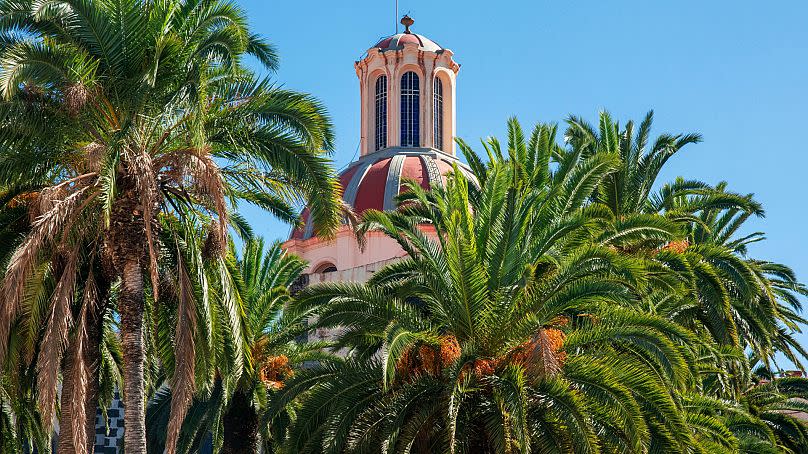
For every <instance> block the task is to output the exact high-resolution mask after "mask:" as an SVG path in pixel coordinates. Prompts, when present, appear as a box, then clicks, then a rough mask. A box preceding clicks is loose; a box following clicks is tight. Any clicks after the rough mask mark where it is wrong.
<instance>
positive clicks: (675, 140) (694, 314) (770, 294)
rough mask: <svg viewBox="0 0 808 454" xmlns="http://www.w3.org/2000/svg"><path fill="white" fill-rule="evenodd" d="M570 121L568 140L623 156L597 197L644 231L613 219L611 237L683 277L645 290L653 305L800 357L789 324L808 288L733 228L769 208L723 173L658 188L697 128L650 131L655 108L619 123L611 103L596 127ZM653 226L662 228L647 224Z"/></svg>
mask: <svg viewBox="0 0 808 454" xmlns="http://www.w3.org/2000/svg"><path fill="white" fill-rule="evenodd" d="M567 123H568V128H567V131H566V133H565V138H566V140H567V142H568V143H569V145H570V147H571V148H572V149H574V150H580V152H581V153H582V154H583V155H585V156H587V155H595V154H609V155H617V156H619V159H620V164H619V165H618V168H617V170H616V171H615V172H614V173H612V174H610V175H609V176H607V177H606V178H604V180H603V181H602V182H601V183H600V184H599V185H598V189H597V191H596V192H595V194H594V196H593V198H592V199H593V202H594V203H596V204H598V205H600V206H603V207H605V208H607V209H608V212H609V213H611V218H607V219H606V220H605V222H608V223H610V224H612V225H614V226H621V227H623V228H624V230H625V231H632V230H633V228H634V227H639V226H643V227H644V229H643V230H641V231H644V232H645V234H644V235H642V236H639V237H638V235H637V234H636V233H633V234H632V235H631V237H630V238H629V240H630V241H625V239H621V241H620V242H619V243H615V242H614V240H613V238H615V236H614V234H612V232H610V231H608V230H609V229H607V232H606V233H607V236H606V238H608V239H609V241H610V243H612V244H613V245H615V246H616V247H618V248H620V249H621V250H622V251H624V252H628V253H639V254H641V255H643V256H647V255H648V254H649V253H653V252H656V254H655V256H654V259H655V260H656V261H657V263H658V265H659V270H658V271H659V272H663V271H668V272H673V274H674V275H677V276H678V280H679V285H681V286H684V287H685V289H684V290H686V291H684V292H682V291H680V292H670V291H669V289H668V288H667V286H669V285H671V283H670V282H665V283H663V285H662V287H657V288H661V289H663V290H661V292H659V291H658V292H655V293H654V294H653V295H651V296H649V298H647V299H646V301H648V304H649V305H650V306H651V307H652V308H653V310H654V311H659V312H664V313H668V314H671V313H675V314H676V316H677V317H678V319H677V321H678V322H680V323H684V324H685V325H688V326H689V327H691V328H692V329H696V327H695V325H694V324H693V322H697V323H698V324H699V325H700V326H699V328H698V329H705V330H707V331H708V332H709V333H710V335H711V336H713V337H714V338H715V340H716V341H718V342H719V343H722V344H724V345H728V346H736V347H739V348H745V347H749V348H752V349H753V350H754V351H755V353H756V354H757V355H758V356H760V357H761V358H766V360H767V361H768V360H769V358H772V357H773V355H774V352H775V350H781V351H783V352H784V353H786V354H787V355H788V356H789V358H790V359H791V360H792V361H797V357H796V354H795V353H794V352H793V350H795V349H796V350H797V351H800V350H801V348H799V346H798V344H797V343H796V342H793V340H792V341H789V340H788V335H787V330H798V329H799V328H798V327H797V324H796V323H798V322H799V321H801V318H800V317H799V316H798V315H797V314H796V312H797V311H799V309H800V308H799V303H798V300H797V299H796V295H798V294H800V293H803V294H804V291H805V289H804V287H802V286H801V285H800V284H799V283H798V281H797V280H796V278H795V277H794V274H793V272H791V271H790V270H789V269H788V268H787V267H784V266H782V265H778V264H768V263H764V262H760V261H756V260H751V259H747V258H745V257H744V255H745V254H746V245H748V244H749V243H751V242H756V241H760V240H761V239H762V236H761V235H762V234H760V233H753V234H751V235H748V236H744V237H740V238H734V237H733V236H734V235H735V234H736V233H737V232H738V230H739V229H740V228H742V227H743V224H744V222H745V221H746V220H748V219H749V218H750V217H752V216H763V209H762V207H761V205H760V204H759V203H758V202H757V201H755V200H754V198H753V197H752V195H743V194H737V193H733V192H729V191H727V190H726V183H720V184H719V185H717V186H715V187H713V186H710V185H708V184H706V183H703V182H700V181H693V180H686V179H684V178H681V177H680V178H677V179H676V180H675V181H673V182H671V183H668V184H664V185H661V187H660V188H659V189H658V190H657V191H656V192H654V191H655V187H656V186H657V185H658V184H659V183H658V181H657V178H658V176H659V174H660V172H661V171H662V169H663V168H664V166H665V164H666V163H667V162H668V160H669V159H670V158H671V157H672V156H674V155H675V154H677V153H678V152H680V151H681V150H682V148H684V147H685V146H687V145H689V144H694V143H697V142H699V141H700V140H701V138H700V136H699V135H698V134H677V135H670V134H662V135H660V136H659V137H657V138H656V139H654V140H651V137H650V133H651V127H652V123H653V112H649V113H648V114H647V115H646V116H645V118H644V119H643V121H642V122H641V123H640V125H639V127H637V128H636V131H635V125H634V122H632V121H629V122H628V123H627V124H626V125H625V127H624V128H623V129H621V127H620V125H619V124H618V123H616V122H615V121H614V120H613V119H612V117H611V116H610V115H609V114H608V113H607V112H602V113H601V114H600V117H599V122H598V126H597V128H595V127H593V126H591V125H589V124H588V123H586V122H585V121H583V120H582V119H580V118H579V117H574V116H571V117H570V118H569V119H568V121H567ZM658 215H661V216H658ZM666 221H667V222H666ZM626 227H630V228H626ZM653 229H656V230H657V232H659V233H661V234H651V232H653ZM611 230H613V231H615V232H616V231H617V230H619V229H618V228H615V227H613V228H612V229H611ZM638 240H639V241H638ZM667 274H669V273H667ZM770 278H771V279H770ZM775 287H776V289H775ZM675 295H679V296H675ZM778 299H780V300H782V301H783V302H784V303H785V305H783V304H779V303H778V302H777V300H778ZM795 303H796V305H795ZM739 390H740V389H738V391H739Z"/></svg>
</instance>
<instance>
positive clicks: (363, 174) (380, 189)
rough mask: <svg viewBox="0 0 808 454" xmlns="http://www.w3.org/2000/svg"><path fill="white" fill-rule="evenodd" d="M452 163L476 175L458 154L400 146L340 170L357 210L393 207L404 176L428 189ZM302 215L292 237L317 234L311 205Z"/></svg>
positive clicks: (350, 202) (345, 192) (440, 182)
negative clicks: (312, 219)
mask: <svg viewBox="0 0 808 454" xmlns="http://www.w3.org/2000/svg"><path fill="white" fill-rule="evenodd" d="M453 163H457V164H458V166H459V168H460V170H461V171H462V172H463V173H465V174H466V175H467V176H468V177H470V178H472V179H473V177H471V171H470V170H469V168H468V167H467V166H466V165H465V164H463V163H461V162H460V161H458V160H457V158H455V157H453V156H450V155H447V154H444V153H441V152H437V151H435V150H432V149H427V148H423V149H419V148H397V149H388V150H382V151H379V152H376V153H371V154H369V155H367V156H364V157H362V159H360V160H358V161H356V162H354V163H352V164H351V165H350V166H349V167H348V168H347V169H345V170H344V171H342V173H341V174H340V177H339V180H340V185H341V186H342V189H343V193H342V199H343V200H344V201H345V203H346V204H348V205H349V206H352V207H353V208H354V211H355V212H356V213H357V214H362V213H363V212H364V211H365V210H368V209H375V210H392V209H395V196H396V195H398V194H399V192H400V191H401V188H402V182H403V181H404V180H405V179H412V180H415V181H417V182H418V183H419V184H420V185H421V187H423V188H425V189H428V188H429V187H430V185H431V184H433V183H435V184H438V185H443V184H445V183H446V174H447V173H449V172H450V171H451V170H452V164H453ZM301 216H302V218H303V221H304V222H305V224H304V227H302V228H296V229H294V230H293V231H292V235H291V237H290V239H298V240H302V239H308V238H311V237H312V236H313V234H314V232H313V226H312V223H311V222H310V220H309V211H308V208H307V209H305V210H303V213H302V215H301Z"/></svg>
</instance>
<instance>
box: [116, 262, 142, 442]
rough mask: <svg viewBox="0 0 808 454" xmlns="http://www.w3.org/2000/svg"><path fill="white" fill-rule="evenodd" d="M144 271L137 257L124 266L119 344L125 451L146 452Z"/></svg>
mask: <svg viewBox="0 0 808 454" xmlns="http://www.w3.org/2000/svg"><path fill="white" fill-rule="evenodd" d="M144 307H145V301H144V295H143V272H142V270H141V267H140V262H139V261H138V260H128V261H127V262H126V263H125V264H124V266H123V275H122V282H121V293H120V314H121V347H122V349H123V369H124V376H123V394H124V395H123V398H124V401H123V402H124V435H123V437H124V440H123V445H124V452H126V454H145V453H146V408H145V396H144V364H145V359H146V352H145V348H144V347H145V346H144V336H143V311H144Z"/></svg>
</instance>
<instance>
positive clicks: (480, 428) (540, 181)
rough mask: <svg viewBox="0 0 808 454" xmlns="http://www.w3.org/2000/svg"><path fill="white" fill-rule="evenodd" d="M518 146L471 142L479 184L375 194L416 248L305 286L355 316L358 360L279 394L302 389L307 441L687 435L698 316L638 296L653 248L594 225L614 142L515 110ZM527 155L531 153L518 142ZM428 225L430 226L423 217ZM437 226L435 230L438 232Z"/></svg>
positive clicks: (583, 447)
mask: <svg viewBox="0 0 808 454" xmlns="http://www.w3.org/2000/svg"><path fill="white" fill-rule="evenodd" d="M510 126H511V127H510V128H509V131H510V133H509V143H508V154H507V156H506V155H505V154H504V153H502V152H501V150H500V149H499V145H498V142H496V141H495V140H493V141H490V142H489V143H488V144H487V148H488V150H489V157H490V159H489V162H488V163H487V164H484V163H483V162H482V160H481V159H480V158H479V157H478V156H477V155H476V154H473V155H471V153H473V152H471V151H470V148H468V147H465V146H464V147H463V148H464V151H465V152H466V153H467V156H469V155H470V156H471V157H470V158H469V162H470V164H471V165H472V168H473V169H474V173H475V176H476V177H477V179H478V180H479V182H480V188H479V189H477V188H475V187H474V186H473V185H471V186H470V185H469V184H468V183H467V182H466V180H465V179H464V177H462V176H461V174H460V173H459V172H456V173H455V174H454V175H452V176H450V177H449V182H448V185H447V188H446V189H442V188H438V187H433V188H432V190H431V191H429V192H428V191H425V190H423V189H422V188H420V187H419V186H418V185H410V186H409V191H407V192H406V193H404V194H403V195H402V196H400V205H399V209H398V211H396V212H385V213H383V212H376V211H368V212H365V213H364V222H363V224H362V227H361V229H360V233H362V232H365V231H367V230H369V229H378V230H381V231H382V232H384V233H385V234H386V235H388V236H390V237H391V238H394V239H395V240H396V241H397V242H398V244H399V245H400V246H401V247H402V248H403V249H404V250H405V251H406V252H407V253H408V257H407V258H405V259H402V260H401V261H399V262H396V263H394V264H391V265H388V266H387V267H385V268H383V269H382V270H379V271H378V272H377V273H376V274H374V276H373V277H372V278H371V279H370V281H369V282H368V283H366V284H347V283H330V284H320V285H317V286H312V287H310V288H308V289H306V290H304V291H303V292H301V294H300V295H299V302H298V303H297V304H299V305H300V307H304V308H310V307H314V308H316V310H317V311H318V321H317V324H318V326H325V327H340V328H341V330H340V334H339V336H338V340H337V346H338V347H341V348H346V349H348V350H349V351H350V352H351V357H350V359H349V360H348V361H347V362H346V363H344V364H334V365H327V366H324V367H321V368H316V369H313V370H310V371H305V372H303V373H301V374H298V375H297V376H296V377H295V378H293V379H292V380H291V382H290V383H289V385H288V387H287V388H285V389H284V390H282V391H281V399H279V400H277V401H276V402H275V408H277V409H278V410H280V409H281V408H283V407H284V405H285V404H286V403H287V402H288V401H290V400H291V399H294V398H295V397H297V396H301V395H302V396H305V397H304V399H303V401H302V403H301V408H300V409H299V410H298V411H297V412H296V420H295V421H294V424H293V426H292V428H291V430H290V432H289V439H288V446H287V449H288V450H289V451H292V452H321V451H325V452H343V451H347V452H370V451H374V450H378V449H379V447H380V446H384V447H385V449H386V450H387V451H388V452H438V451H441V452H443V451H445V452H529V451H533V450H536V451H540V452H542V451H547V452H598V451H599V450H601V449H604V450H606V451H610V450H615V451H623V452H638V451H644V450H647V449H651V450H666V451H667V452H685V451H687V449H688V446H689V445H690V444H692V442H693V440H692V438H691V433H690V431H689V428H688V426H687V424H686V422H685V421H684V420H683V418H682V416H681V414H680V412H679V403H678V401H677V397H676V395H675V393H671V390H673V389H681V388H682V387H683V386H684V383H686V382H687V381H688V380H689V374H690V371H689V369H688V366H687V360H686V357H685V356H684V355H685V354H686V352H685V351H683V350H681V349H679V348H677V347H675V344H677V343H680V342H681V343H697V342H698V340H697V339H694V338H693V336H692V335H691V333H689V332H688V331H687V330H685V329H682V328H680V327H679V326H677V325H675V324H673V323H670V322H667V321H665V320H663V319H662V318H659V317H655V316H652V315H648V314H643V313H641V312H639V311H636V310H632V309H630V308H629V307H630V306H631V305H630V304H629V302H630V301H631V300H634V299H637V298H639V296H638V294H637V293H636V290H637V289H641V288H643V287H644V286H645V285H646V283H647V276H646V274H645V270H644V268H643V266H642V263H641V262H639V261H637V260H634V259H633V258H631V257H625V256H623V255H621V254H620V253H618V251H615V250H614V249H612V248H609V247H608V246H606V245H601V244H599V243H598V242H595V241H593V239H594V238H596V237H597V235H598V234H599V228H598V222H597V211H596V210H597V208H596V207H595V208H594V209H593V207H590V206H589V205H588V204H587V201H588V200H589V199H590V197H591V196H592V194H593V191H594V190H595V189H596V187H597V185H598V183H599V182H600V181H602V180H603V179H604V178H605V177H606V176H607V175H609V174H610V173H611V172H613V171H614V170H615V169H616V166H617V164H618V161H617V159H616V156H613V155H605V154H599V155H592V156H587V157H584V156H583V155H582V154H580V153H575V152H567V151H566V150H563V149H561V148H560V147H558V146H557V145H556V144H555V143H554V141H553V140H552V135H553V128H552V127H547V126H543V125H540V126H539V127H537V128H536V130H535V131H534V134H533V135H532V138H531V139H530V141H526V140H524V138H523V137H522V134H521V129H520V128H517V127H516V126H517V124H516V123H515V122H511V124H510ZM517 155H519V158H518V159H517V158H516V157H517ZM426 226H428V227H426ZM431 229H434V235H429V234H427V233H426V232H427V231H431Z"/></svg>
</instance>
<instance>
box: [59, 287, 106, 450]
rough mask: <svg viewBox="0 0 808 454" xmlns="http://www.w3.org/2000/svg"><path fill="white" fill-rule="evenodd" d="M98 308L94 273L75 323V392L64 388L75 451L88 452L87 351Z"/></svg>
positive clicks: (86, 288) (89, 367)
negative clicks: (89, 328) (92, 315)
mask: <svg viewBox="0 0 808 454" xmlns="http://www.w3.org/2000/svg"><path fill="white" fill-rule="evenodd" d="M97 305H98V289H97V287H96V285H95V279H94V278H93V273H90V274H89V275H88V276H87V282H86V283H85V284H84V296H83V300H82V305H81V311H80V312H79V319H78V320H77V322H76V333H75V335H74V337H73V342H74V343H75V345H74V346H73V354H74V355H75V356H74V358H73V370H72V371H71V372H72V374H73V377H72V380H71V382H72V389H64V390H63V393H62V399H63V401H64V399H65V397H67V398H68V399H69V401H70V414H69V415H68V416H69V418H70V424H71V427H72V428H73V432H72V433H71V434H70V435H71V437H72V441H73V447H74V449H75V450H76V452H86V451H87V434H86V432H85V431H84V425H85V424H86V421H87V414H86V408H87V406H86V405H85V403H86V402H85V401H86V400H87V387H88V384H89V381H90V380H91V377H90V370H91V365H90V364H89V363H88V360H87V355H86V349H87V345H88V341H89V340H88V338H87V336H88V332H87V323H88V314H89V313H90V312H93V311H95V308H96V307H97Z"/></svg>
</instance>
